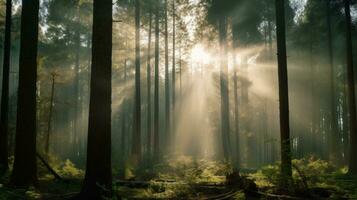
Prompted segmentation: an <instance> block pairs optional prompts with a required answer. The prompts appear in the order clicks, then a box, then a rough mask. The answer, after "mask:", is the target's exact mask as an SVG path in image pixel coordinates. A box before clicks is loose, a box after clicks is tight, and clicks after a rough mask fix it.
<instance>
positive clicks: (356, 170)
mask: <svg viewBox="0 0 357 200" xmlns="http://www.w3.org/2000/svg"><path fill="white" fill-rule="evenodd" d="M350 5H351V2H350V0H344V6H345V17H346V47H347V50H346V59H347V85H348V99H349V101H348V104H349V111H350V126H349V127H350V148H351V149H350V152H351V153H350V164H349V173H350V174H357V160H356V159H355V155H354V154H353V152H357V123H356V122H357V121H356V95H355V80H354V70H353V54H352V30H351V27H352V25H351V11H350Z"/></svg>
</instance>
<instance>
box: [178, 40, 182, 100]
mask: <svg viewBox="0 0 357 200" xmlns="http://www.w3.org/2000/svg"><path fill="white" fill-rule="evenodd" d="M179 73H180V98H181V97H182V44H181V45H180V48H179Z"/></svg>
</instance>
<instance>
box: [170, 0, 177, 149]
mask: <svg viewBox="0 0 357 200" xmlns="http://www.w3.org/2000/svg"><path fill="white" fill-rule="evenodd" d="M175 9H176V8H175V0H173V1H172V12H173V14H172V125H171V126H172V129H171V130H172V131H171V134H172V135H171V140H170V143H169V145H170V146H171V145H174V144H175V142H174V138H175V110H176V108H175V106H176V105H175V103H176V16H175V15H176V12H175ZM171 148H173V146H171Z"/></svg>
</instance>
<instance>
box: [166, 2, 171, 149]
mask: <svg viewBox="0 0 357 200" xmlns="http://www.w3.org/2000/svg"><path fill="white" fill-rule="evenodd" d="M167 9H168V8H167V0H165V136H166V138H165V141H166V142H167V143H166V145H168V146H169V141H170V137H171V133H170V127H171V126H170V125H171V123H170V122H171V121H170V82H169V81H170V80H169V40H168V36H169V32H168V22H167Z"/></svg>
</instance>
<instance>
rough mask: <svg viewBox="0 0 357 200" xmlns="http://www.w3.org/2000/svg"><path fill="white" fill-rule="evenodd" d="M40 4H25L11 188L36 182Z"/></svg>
mask: <svg viewBox="0 0 357 200" xmlns="http://www.w3.org/2000/svg"><path fill="white" fill-rule="evenodd" d="M38 18H39V0H33V1H26V0H23V1H22V15H21V22H22V23H21V38H20V40H21V46H20V60H19V62H20V63H19V88H18V101H17V126H16V139H15V142H16V146H15V161H14V166H13V171H12V174H11V180H10V182H11V184H12V185H14V186H18V187H28V186H29V185H31V184H36V182H37V165H36V80H37V42H38Z"/></svg>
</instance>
